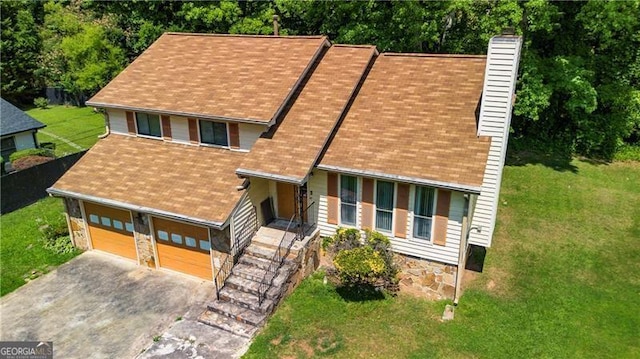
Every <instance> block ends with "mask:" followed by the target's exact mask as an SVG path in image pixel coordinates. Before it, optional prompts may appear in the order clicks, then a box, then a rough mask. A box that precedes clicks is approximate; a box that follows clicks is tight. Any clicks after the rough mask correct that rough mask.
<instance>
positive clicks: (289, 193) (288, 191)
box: [276, 182, 296, 219]
mask: <svg viewBox="0 0 640 359" xmlns="http://www.w3.org/2000/svg"><path fill="white" fill-rule="evenodd" d="M276 189H277V191H278V217H280V218H283V219H291V217H293V215H294V213H295V212H296V203H295V201H296V196H295V190H294V185H292V184H289V183H282V182H277V183H276Z"/></svg>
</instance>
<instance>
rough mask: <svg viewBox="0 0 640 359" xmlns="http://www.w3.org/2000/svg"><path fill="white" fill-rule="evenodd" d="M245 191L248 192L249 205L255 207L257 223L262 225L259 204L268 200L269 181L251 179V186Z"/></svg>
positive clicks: (262, 219)
mask: <svg viewBox="0 0 640 359" xmlns="http://www.w3.org/2000/svg"><path fill="white" fill-rule="evenodd" d="M247 191H248V192H249V199H250V200H251V203H253V205H254V206H256V213H257V214H258V223H264V217H263V216H262V209H261V208H260V203H262V201H264V200H265V199H267V198H269V181H268V180H266V179H261V178H255V177H254V178H251V185H250V186H249V189H248V190H247Z"/></svg>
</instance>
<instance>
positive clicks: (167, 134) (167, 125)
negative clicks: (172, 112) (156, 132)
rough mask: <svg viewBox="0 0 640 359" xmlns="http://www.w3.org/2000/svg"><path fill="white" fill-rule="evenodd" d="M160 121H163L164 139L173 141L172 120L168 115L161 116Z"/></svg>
mask: <svg viewBox="0 0 640 359" xmlns="http://www.w3.org/2000/svg"><path fill="white" fill-rule="evenodd" d="M160 119H161V120H162V137H164V139H165V140H171V119H170V118H169V116H166V115H162V116H160Z"/></svg>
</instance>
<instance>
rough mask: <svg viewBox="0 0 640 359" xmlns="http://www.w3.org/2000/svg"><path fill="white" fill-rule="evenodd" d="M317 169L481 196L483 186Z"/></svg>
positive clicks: (327, 167) (321, 166)
mask: <svg viewBox="0 0 640 359" xmlns="http://www.w3.org/2000/svg"><path fill="white" fill-rule="evenodd" d="M316 167H317V168H318V169H321V170H325V171H331V172H338V173H344V174H349V175H355V176H366V177H373V178H378V179H386V180H393V181H397V182H405V183H411V184H417V185H422V186H430V187H436V188H442V189H448V190H453V191H459V192H464V193H472V194H480V192H481V191H482V187H481V186H474V185H466V184H461V183H452V182H444V181H436V180H429V179H424V178H417V177H410V176H402V175H395V174H389V173H383V172H377V171H369V170H360V169H354V168H346V167H339V166H331V165H325V164H318V166H316Z"/></svg>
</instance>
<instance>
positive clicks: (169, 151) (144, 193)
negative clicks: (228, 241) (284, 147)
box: [50, 135, 246, 224]
mask: <svg viewBox="0 0 640 359" xmlns="http://www.w3.org/2000/svg"><path fill="white" fill-rule="evenodd" d="M245 155H246V154H245V153H242V152H234V151H229V150H226V149H218V148H210V147H196V146H189V145H180V144H175V143H170V142H164V141H156V140H150V139H145V138H137V137H129V136H123V135H110V136H109V137H107V138H105V139H102V140H100V141H98V143H97V144H96V145H95V146H94V147H93V148H91V150H90V151H89V152H87V153H86V154H85V155H84V156H83V157H82V159H80V161H78V162H77V163H76V164H75V165H74V166H73V167H72V168H71V169H70V170H69V171H68V172H67V173H66V174H65V175H64V176H62V178H61V179H60V180H58V182H56V183H55V184H54V185H53V187H52V188H51V189H50V191H51V192H52V193H54V194H62V195H67V196H72V197H73V196H76V197H82V198H87V197H91V198H98V199H106V200H109V201H115V202H117V204H118V206H120V207H126V206H133V207H143V208H145V209H153V210H154V211H156V212H166V213H167V214H171V215H176V216H177V217H179V218H182V217H184V218H185V219H191V220H195V221H202V222H208V223H211V224H215V223H219V224H222V223H224V222H225V221H226V220H227V218H228V217H229V215H230V214H231V212H232V211H233V209H234V207H235V205H236V203H237V202H238V201H239V199H240V197H241V195H242V193H243V192H242V191H238V190H237V189H236V186H238V185H240V184H242V180H241V179H239V178H238V177H237V176H236V175H235V173H234V171H235V169H236V167H237V166H238V163H240V161H241V160H242V157H243V156H245ZM114 204H116V203H114Z"/></svg>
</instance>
